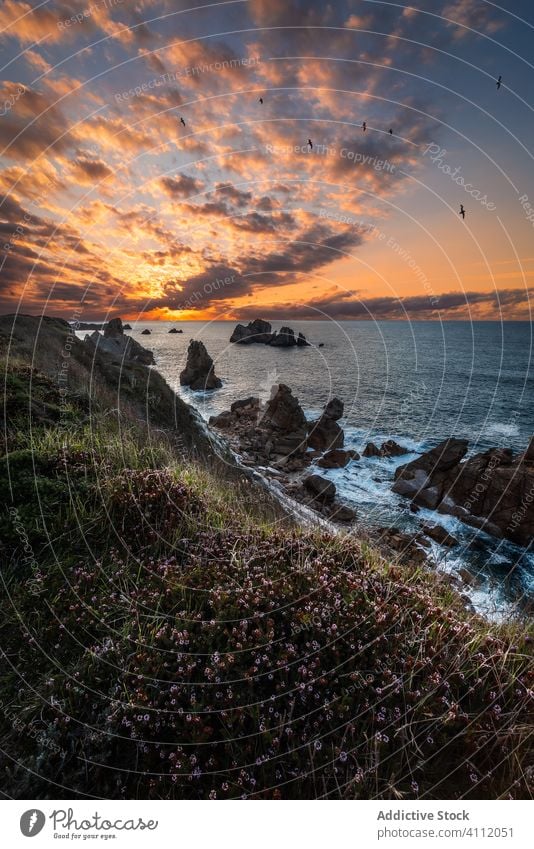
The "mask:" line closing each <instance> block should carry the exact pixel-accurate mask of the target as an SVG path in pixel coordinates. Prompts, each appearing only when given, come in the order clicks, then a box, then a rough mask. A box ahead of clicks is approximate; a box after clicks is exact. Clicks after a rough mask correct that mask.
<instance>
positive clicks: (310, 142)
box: [308, 139, 313, 150]
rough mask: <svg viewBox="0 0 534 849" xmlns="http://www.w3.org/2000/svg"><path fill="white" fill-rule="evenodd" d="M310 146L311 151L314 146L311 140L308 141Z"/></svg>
mask: <svg viewBox="0 0 534 849" xmlns="http://www.w3.org/2000/svg"><path fill="white" fill-rule="evenodd" d="M308 145H309V148H310V150H313V144H312V140H311V139H308Z"/></svg>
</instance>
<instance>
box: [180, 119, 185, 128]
mask: <svg viewBox="0 0 534 849" xmlns="http://www.w3.org/2000/svg"><path fill="white" fill-rule="evenodd" d="M180 124H183V125H184V127H185V121H184V119H183V118H180Z"/></svg>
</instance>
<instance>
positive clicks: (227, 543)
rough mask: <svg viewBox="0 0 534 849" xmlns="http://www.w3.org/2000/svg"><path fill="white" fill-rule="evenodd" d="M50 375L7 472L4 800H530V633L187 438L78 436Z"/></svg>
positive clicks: (131, 432) (87, 421) (12, 434)
mask: <svg viewBox="0 0 534 849" xmlns="http://www.w3.org/2000/svg"><path fill="white" fill-rule="evenodd" d="M31 377H32V375H31V373H29V372H24V367H23V366H21V365H18V366H17V367H16V368H14V369H13V370H12V374H11V376H10V380H9V382H8V385H9V391H10V392H11V393H12V394H14V395H15V396H16V397H17V398H18V399H19V401H20V399H21V398H22V399H24V398H26V400H27V398H28V394H29V388H28V382H29V380H30V378H31ZM34 377H35V375H34ZM39 381H40V382H39V387H40V389H39V391H40V393H41V396H40V399H39V400H40V404H41V405H40V406H39V405H38V406H37V408H36V412H35V413H29V414H27V413H26V412H24V410H25V409H26V406H27V405H26V404H25V403H20V404H19V408H18V409H19V412H20V415H18V416H17V417H15V419H14V425H13V427H12V428H11V429H10V431H9V432H8V434H7V437H8V439H7V445H8V448H9V450H8V452H7V453H5V454H4V456H3V457H2V458H1V459H0V475H1V476H2V477H1V480H0V483H1V484H2V491H3V492H6V493H8V497H6V503H5V511H4V518H3V520H2V521H3V525H2V531H3V538H4V540H5V541H4V547H3V554H4V555H5V557H4V561H5V563H6V564H7V565H6V567H5V568H4V570H3V572H2V577H3V595H2V600H1V609H0V634H1V636H0V640H1V645H2V650H3V655H4V657H3V661H4V662H3V664H2V672H1V673H0V675H1V678H0V700H1V705H2V708H3V710H2V715H3V720H2V742H1V748H2V749H3V750H4V752H5V755H4V756H3V774H4V785H5V787H4V792H6V793H7V794H8V795H10V796H15V797H17V798H25V797H27V798H34V797H37V798H41V797H42V798H67V797H68V798H71V797H72V798H75V797H83V796H85V795H88V796H91V795H96V796H101V797H106V798H107V797H110V798H123V797H126V798H165V799H167V798H219V799H220V798H236V797H237V798H240V797H243V796H245V797H251V798H300V799H307V798H316V797H325V798H350V799H354V798H382V799H388V798H391V799H395V798H408V799H414V798H438V799H440V798H443V799H445V798H508V797H512V798H531V794H532V787H533V768H534V764H533V760H532V719H533V706H534V701H533V689H534V680H533V667H532V645H533V630H532V628H528V627H526V626H525V625H524V624H523V625H521V624H519V623H516V624H515V625H507V626H497V625H490V624H488V623H487V622H484V621H483V620H482V619H480V618H479V617H477V616H474V615H472V614H469V613H467V612H466V611H465V609H464V607H463V604H462V601H461V599H460V598H459V596H458V595H457V593H456V592H455V591H454V590H453V589H452V588H451V586H450V585H449V584H448V583H447V582H445V581H444V580H443V579H440V578H439V577H438V576H437V575H434V574H432V573H430V572H429V571H428V570H426V569H424V568H422V567H420V566H413V567H410V566H403V567H400V566H399V565H395V564H391V563H388V562H386V561H385V560H384V559H383V558H382V557H381V556H380V555H379V554H378V553H377V552H376V551H375V550H373V548H372V547H370V546H369V545H367V544H365V543H360V542H359V541H358V540H357V539H354V538H350V537H336V538H334V537H331V536H329V535H326V534H324V533H319V532H316V533H312V532H305V531H303V530H300V529H298V528H295V527H292V526H291V523H290V522H288V521H287V520H286V518H285V517H284V515H283V513H282V512H281V511H279V512H277V511H276V510H275V509H274V508H273V504H272V500H271V499H270V497H269V496H268V495H267V494H266V493H263V491H262V490H261V489H260V488H259V487H258V486H256V485H255V484H253V483H251V482H250V480H249V479H248V478H246V477H245V476H243V475H242V474H240V473H239V471H236V470H232V469H230V468H224V467H221V466H220V465H217V464H216V463H215V461H213V460H211V461H209V462H206V463H203V464H201V463H200V462H198V461H193V460H191V459H190V458H188V457H187V456H186V455H184V453H183V452H182V451H181V450H178V448H177V444H176V442H175V440H174V438H173V434H172V432H170V431H167V432H161V433H154V432H153V431H148V430H147V428H146V427H145V426H144V425H143V423H141V422H139V421H138V420H136V419H135V418H133V417H128V416H127V415H116V414H113V413H110V412H108V411H107V409H106V407H105V405H101V406H99V405H98V404H96V403H91V405H89V406H90V411H91V414H90V416H89V417H87V410H88V403H87V401H86V400H84V399H81V400H80V402H79V404H75V405H74V406H73V408H72V417H71V420H70V422H69V426H68V427H66V428H65V427H63V426H59V425H58V424H57V423H54V421H53V419H51V417H50V415H48V414H46V415H43V414H42V411H43V407H42V402H43V399H44V398H45V397H49V398H53V384H52V381H49V383H50V385H49V386H48V387H47V385H46V379H45V378H44V377H39ZM6 400H7V401H8V403H12V402H11V401H10V399H9V398H8V399H6ZM50 403H52V402H50ZM28 415H32V416H33V418H32V420H31V427H30V420H29V419H28ZM25 416H26V418H25ZM9 475H11V483H12V488H11V493H12V496H11V494H10V491H9V488H7V489H6V484H7V483H8V482H9ZM39 500H40V502H41V506H39ZM9 508H11V512H8V510H9ZM13 511H15V514H14V513H13ZM14 515H15V516H16V517H17V519H16V521H15V520H14V518H13V516H14ZM21 529H22V530H21ZM28 545H29V547H30V554H28Z"/></svg>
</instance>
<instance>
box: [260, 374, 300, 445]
mask: <svg viewBox="0 0 534 849" xmlns="http://www.w3.org/2000/svg"><path fill="white" fill-rule="evenodd" d="M260 425H262V426H265V425H270V426H271V427H275V428H278V429H279V430H282V431H285V432H286V433H292V432H294V431H299V430H301V429H303V428H305V427H306V425H307V422H306V416H305V415H304V411H303V409H302V407H301V406H300V404H299V402H298V399H297V398H295V397H294V395H293V394H292V392H291V389H290V388H289V386H286V385H285V383H279V384H275V385H274V386H273V388H272V389H271V398H270V400H269V401H268V403H267V409H266V410H265V413H264V414H263V416H262V418H261V421H260Z"/></svg>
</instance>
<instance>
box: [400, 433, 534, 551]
mask: <svg viewBox="0 0 534 849" xmlns="http://www.w3.org/2000/svg"><path fill="white" fill-rule="evenodd" d="M533 443H534V437H533V438H532V440H531V442H530V444H529V446H528V448H527V450H526V451H525V452H523V453H522V454H519V455H517V456H514V455H513V452H512V451H510V450H509V449H498V448H492V449H490V450H489V451H485V452H482V453H480V454H475V455H474V456H473V457H470V458H469V459H467V460H465V459H464V458H465V455H466V453H467V447H468V443H467V441H466V440H465V439H448V440H446V441H445V442H442V443H441V444H440V445H438V446H437V447H436V448H434V449H432V451H427V452H426V453H425V454H423V455H422V456H421V457H418V458H417V459H416V460H413V461H412V462H411V463H408V464H407V465H405V466H401V467H400V468H399V469H397V471H396V475H395V483H394V484H393V490H394V491H395V492H397V493H399V494H400V495H405V496H407V497H409V498H411V499H412V500H413V501H414V502H415V503H416V504H418V505H420V506H424V507H429V508H431V509H437V510H438V511H439V512H440V513H448V514H450V515H453V516H456V517H458V518H459V519H461V520H462V521H464V522H466V523H467V524H469V525H472V526H473V527H476V528H479V529H481V530H484V531H486V532H487V533H489V534H492V535H494V536H497V537H505V538H507V539H510V540H512V541H513V542H516V543H518V544H519V545H528V544H529V543H531V542H532V540H533V539H534V508H533V505H534V444H533Z"/></svg>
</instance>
